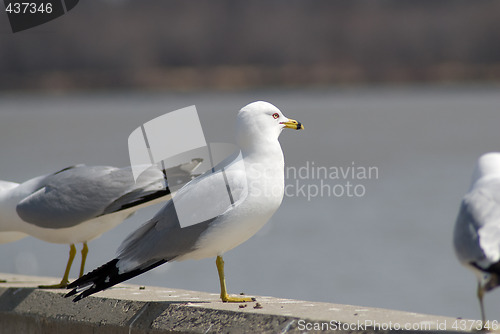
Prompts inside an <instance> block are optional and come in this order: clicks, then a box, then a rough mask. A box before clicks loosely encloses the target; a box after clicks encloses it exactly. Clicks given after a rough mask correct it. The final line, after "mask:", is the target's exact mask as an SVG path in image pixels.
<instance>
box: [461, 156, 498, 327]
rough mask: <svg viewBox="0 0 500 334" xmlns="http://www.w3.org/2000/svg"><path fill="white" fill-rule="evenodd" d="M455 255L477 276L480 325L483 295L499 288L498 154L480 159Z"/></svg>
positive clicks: (464, 202)
mask: <svg viewBox="0 0 500 334" xmlns="http://www.w3.org/2000/svg"><path fill="white" fill-rule="evenodd" d="M453 243H454V246H455V252H456V254H457V257H458V259H459V260H460V262H461V263H462V264H463V265H464V266H466V267H468V268H470V269H471V270H472V271H473V272H474V273H475V274H476V277H477V280H478V283H477V298H478V299H479V306H480V308H481V319H482V321H483V322H482V323H483V325H484V324H485V321H486V316H485V313H484V305H483V296H484V293H485V292H488V291H490V290H492V289H494V288H495V287H497V286H499V285H500V153H487V154H484V155H483V156H481V157H480V158H479V160H478V161H477V165H476V169H475V171H474V174H473V177H472V184H471V186H470V189H469V191H468V192H467V194H465V196H464V198H463V200H462V204H461V206H460V212H459V214H458V217H457V221H456V223H455V231H454V235H453Z"/></svg>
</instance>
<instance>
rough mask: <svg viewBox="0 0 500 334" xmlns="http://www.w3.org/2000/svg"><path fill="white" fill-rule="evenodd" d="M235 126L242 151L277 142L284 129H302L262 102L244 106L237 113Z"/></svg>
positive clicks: (297, 123) (276, 109)
mask: <svg viewBox="0 0 500 334" xmlns="http://www.w3.org/2000/svg"><path fill="white" fill-rule="evenodd" d="M236 124H237V125H236V131H237V133H236V137H237V140H238V145H239V146H240V147H241V148H242V149H244V148H250V147H253V146H254V145H255V144H257V143H261V142H266V141H267V142H268V141H276V142H277V140H278V137H279V135H280V133H281V131H282V130H283V129H284V128H289V129H295V130H302V129H304V127H303V126H302V124H301V123H299V122H297V121H296V120H293V119H289V118H287V117H285V116H284V115H283V113H282V112H281V111H280V110H279V109H278V108H276V107H275V106H274V105H272V104H271V103H268V102H264V101H257V102H253V103H250V104H248V105H246V106H244V107H243V108H242V109H241V110H240V111H239V112H238V117H237V122H236Z"/></svg>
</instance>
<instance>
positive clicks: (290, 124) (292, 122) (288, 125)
mask: <svg viewBox="0 0 500 334" xmlns="http://www.w3.org/2000/svg"><path fill="white" fill-rule="evenodd" d="M281 124H283V125H285V128H289V129H294V130H304V126H303V125H302V123H300V122H297V121H296V120H294V119H290V118H289V119H288V121H287V122H281Z"/></svg>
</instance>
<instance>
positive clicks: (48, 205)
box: [16, 165, 166, 228]
mask: <svg viewBox="0 0 500 334" xmlns="http://www.w3.org/2000/svg"><path fill="white" fill-rule="evenodd" d="M28 182H29V181H28ZM21 186H23V185H21ZM165 189H166V186H165V183H164V177H163V174H162V173H161V172H160V171H157V170H156V171H154V170H153V169H152V170H151V171H150V172H149V173H147V174H146V175H145V176H144V177H143V178H142V179H140V180H138V182H137V183H135V182H134V179H133V177H132V173H131V169H130V168H115V167H108V166H91V167H88V166H84V165H79V166H74V167H70V168H67V169H64V170H61V171H59V172H57V173H54V174H51V175H48V176H45V177H42V178H39V179H38V181H37V184H36V185H35V187H34V189H32V191H30V193H29V194H27V196H26V197H25V198H24V199H23V200H21V201H20V202H19V203H18V205H17V207H16V210H17V213H18V215H19V216H20V217H21V219H23V220H24V221H26V222H28V223H31V224H34V225H37V226H40V227H44V228H65V227H72V226H75V225H77V224H79V223H81V222H83V221H86V220H89V219H93V218H95V217H98V216H101V215H103V214H108V213H112V212H116V211H119V210H122V209H125V208H129V207H133V206H135V205H138V204H142V203H144V201H147V200H148V199H150V198H151V196H152V195H153V194H155V193H158V192H160V195H162V196H165V195H166V193H165V192H166V190H165Z"/></svg>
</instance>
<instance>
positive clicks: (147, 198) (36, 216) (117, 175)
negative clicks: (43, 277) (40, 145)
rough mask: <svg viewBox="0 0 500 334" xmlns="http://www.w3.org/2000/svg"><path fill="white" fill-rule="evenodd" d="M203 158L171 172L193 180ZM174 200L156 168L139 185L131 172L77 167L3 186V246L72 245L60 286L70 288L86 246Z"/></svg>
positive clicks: (0, 205)
mask: <svg viewBox="0 0 500 334" xmlns="http://www.w3.org/2000/svg"><path fill="white" fill-rule="evenodd" d="M199 160H200V159H193V161H191V162H189V163H186V164H183V165H179V166H176V167H172V168H170V169H168V170H167V171H166V173H168V175H169V176H170V175H173V176H175V178H176V179H177V180H180V179H182V178H184V179H185V180H186V181H185V182H187V181H188V180H190V179H191V171H192V170H193V169H194V168H196V167H197V166H198V165H199V164H200V163H201V162H200V161H199ZM169 198H170V189H169V188H168V185H167V183H166V181H165V176H164V173H163V172H161V171H160V170H158V169H157V168H154V167H151V168H149V169H148V170H147V171H145V172H144V173H143V174H141V176H140V177H139V178H138V180H137V182H134V178H133V175H132V169H131V167H126V168H116V167H108V166H85V165H77V166H72V167H68V168H65V169H62V170H60V171H58V172H56V173H53V174H49V175H44V176H39V177H36V178H33V179H31V180H29V181H26V182H24V183H21V184H17V183H13V182H7V181H1V182H0V243H5V242H11V241H15V240H18V239H20V238H23V237H25V236H27V235H30V236H33V237H35V238H37V239H41V240H43V241H47V242H52V243H59V244H69V245H70V252H69V259H68V263H67V265H66V270H65V271H64V276H63V278H62V280H61V282H60V283H59V284H55V285H48V286H40V287H41V288H65V287H66V286H67V285H68V283H69V281H68V276H69V271H70V269H71V265H72V263H73V259H74V257H75V255H76V248H75V244H76V243H83V248H82V262H81V266H80V276H82V275H83V272H84V268H85V260H86V257H87V253H88V247H87V241H90V240H93V239H95V238H97V237H99V236H100V235H101V234H102V233H104V232H106V231H108V230H110V229H112V228H113V227H115V226H116V225H118V224H120V223H121V222H122V221H123V220H125V219H126V218H128V217H129V216H130V215H132V214H133V213H134V212H135V211H137V210H138V209H140V208H142V207H145V206H148V205H151V204H154V203H158V202H160V201H164V200H167V199H169Z"/></svg>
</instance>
